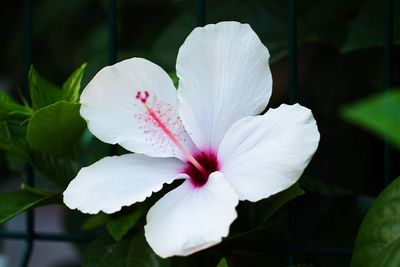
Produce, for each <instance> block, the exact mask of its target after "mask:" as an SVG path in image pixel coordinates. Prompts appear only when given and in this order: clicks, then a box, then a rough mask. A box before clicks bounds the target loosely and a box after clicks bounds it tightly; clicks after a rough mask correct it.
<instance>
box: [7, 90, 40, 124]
mask: <svg viewBox="0 0 400 267" xmlns="http://www.w3.org/2000/svg"><path fill="white" fill-rule="evenodd" d="M31 115H32V112H31V110H30V109H29V108H28V107H26V106H23V105H21V104H18V103H17V102H16V101H15V100H14V99H12V97H11V96H10V95H8V94H7V93H6V92H4V91H0V120H12V121H19V122H22V121H24V120H26V119H27V118H29V117H30V116H31Z"/></svg>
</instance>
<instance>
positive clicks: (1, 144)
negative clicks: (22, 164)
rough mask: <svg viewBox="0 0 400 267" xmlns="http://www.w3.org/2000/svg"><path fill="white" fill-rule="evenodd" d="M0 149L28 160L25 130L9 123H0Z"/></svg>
mask: <svg viewBox="0 0 400 267" xmlns="http://www.w3.org/2000/svg"><path fill="white" fill-rule="evenodd" d="M0 149H1V150H3V151H4V152H7V153H11V154H14V155H16V156H18V157H20V158H22V159H24V160H28V147H27V145H26V140H25V129H24V128H23V127H19V126H16V125H13V124H11V123H9V122H8V121H0Z"/></svg>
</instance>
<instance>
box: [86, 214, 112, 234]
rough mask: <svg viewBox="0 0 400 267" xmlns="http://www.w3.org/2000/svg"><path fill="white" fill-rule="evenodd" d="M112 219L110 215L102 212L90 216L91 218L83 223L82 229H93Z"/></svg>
mask: <svg viewBox="0 0 400 267" xmlns="http://www.w3.org/2000/svg"><path fill="white" fill-rule="evenodd" d="M110 219H111V217H110V215H108V214H105V213H103V212H100V213H99V214H96V215H93V216H90V218H89V219H87V220H86V221H85V222H84V223H83V225H82V229H83V230H92V229H94V228H96V227H98V226H100V225H103V224H105V223H107V222H108V221H110Z"/></svg>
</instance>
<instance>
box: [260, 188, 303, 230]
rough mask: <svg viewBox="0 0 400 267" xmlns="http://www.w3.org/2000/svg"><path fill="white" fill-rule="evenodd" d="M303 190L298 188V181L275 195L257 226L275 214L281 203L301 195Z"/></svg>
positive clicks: (283, 203)
mask: <svg viewBox="0 0 400 267" xmlns="http://www.w3.org/2000/svg"><path fill="white" fill-rule="evenodd" d="M304 193H305V192H304V190H303V189H301V188H300V185H299V183H295V184H294V185H292V186H291V187H289V188H288V189H286V190H285V191H283V192H281V193H279V194H278V195H276V196H275V198H274V200H273V202H272V204H271V206H270V207H269V208H268V210H267V212H266V213H265V214H264V216H263V217H262V219H261V221H260V223H259V226H260V225H263V224H264V223H266V222H267V221H268V220H269V218H271V217H272V215H274V214H275V212H276V211H278V210H279V209H280V208H281V207H282V206H283V205H285V204H286V203H287V202H289V201H290V200H292V199H294V198H296V197H298V196H301V195H303V194H304Z"/></svg>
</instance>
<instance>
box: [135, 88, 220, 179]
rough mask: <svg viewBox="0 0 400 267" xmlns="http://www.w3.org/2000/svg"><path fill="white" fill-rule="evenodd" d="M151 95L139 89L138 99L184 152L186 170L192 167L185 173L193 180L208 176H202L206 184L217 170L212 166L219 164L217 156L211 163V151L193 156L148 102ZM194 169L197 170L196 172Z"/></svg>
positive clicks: (157, 125)
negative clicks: (186, 163) (209, 176)
mask: <svg viewBox="0 0 400 267" xmlns="http://www.w3.org/2000/svg"><path fill="white" fill-rule="evenodd" d="M149 96H150V94H149V92H148V91H144V92H143V94H142V92H141V91H138V92H137V93H136V99H137V100H139V101H140V102H141V103H142V104H143V106H144V107H145V109H146V112H147V115H148V116H149V117H150V118H151V123H153V124H155V126H156V127H158V128H159V129H161V131H162V132H163V133H164V134H165V135H166V136H167V137H168V138H169V139H170V140H171V141H172V142H173V143H174V144H175V145H176V147H177V148H178V149H179V150H180V151H181V152H182V154H183V155H184V156H185V158H186V159H187V161H188V168H185V170H186V169H188V170H189V169H190V171H188V172H186V171H185V173H186V174H188V175H189V176H190V177H191V178H192V181H194V179H197V180H199V177H200V176H201V177H206V178H202V179H203V180H204V182H203V184H205V183H206V182H207V179H208V175H209V174H210V173H211V172H213V171H215V170H216V167H215V168H211V166H212V165H213V164H214V165H215V166H217V165H218V164H216V157H215V156H213V157H214V158H215V160H214V161H215V163H213V164H211V163H210V162H211V158H210V157H209V154H210V153H204V152H202V153H200V154H196V155H195V156H193V155H192V154H191V153H190V152H189V151H188V150H187V149H186V148H185V146H183V145H182V143H181V142H180V141H179V138H178V137H177V136H176V135H175V134H174V133H173V132H172V131H171V130H170V129H169V128H168V126H167V124H166V123H165V122H164V121H163V120H162V119H161V116H159V113H160V112H157V111H154V110H153V109H152V107H151V106H150V105H149V104H148V99H149ZM145 121H146V122H149V120H147V119H145ZM203 154H204V155H203ZM213 155H214V154H213ZM212 169H213V170H212ZM194 170H196V172H195V171H194ZM210 170H211V171H210ZM189 173H191V174H193V175H194V176H196V178H193V177H192V176H191V175H190V174H189ZM199 175H200V176H199ZM202 179H200V180H202ZM197 180H196V184H198V185H202V184H200V183H199V182H197ZM200 180H199V181H200Z"/></svg>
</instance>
